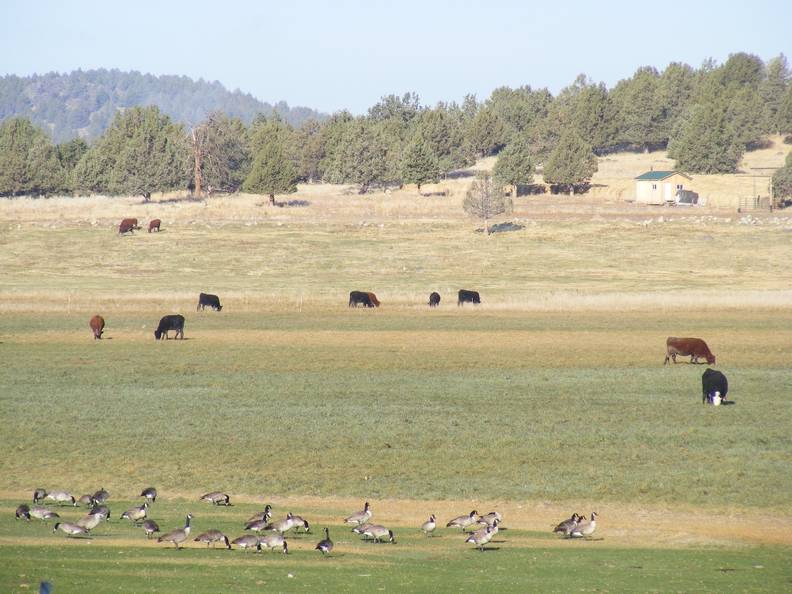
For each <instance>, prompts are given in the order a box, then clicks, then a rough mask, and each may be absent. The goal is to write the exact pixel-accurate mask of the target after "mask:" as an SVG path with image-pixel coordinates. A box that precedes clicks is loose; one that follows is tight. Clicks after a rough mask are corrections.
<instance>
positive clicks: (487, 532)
mask: <svg viewBox="0 0 792 594" xmlns="http://www.w3.org/2000/svg"><path fill="white" fill-rule="evenodd" d="M493 536H495V528H493V527H492V526H485V527H484V528H482V529H480V530H476V531H475V532H473V533H472V534H471V535H470V536H468V537H467V538H466V539H465V542H469V543H472V544H474V545H476V547H478V549H479V550H480V551H482V552H483V551H484V545H485V544H487V543H488V542H489V541H491V540H492V537H493Z"/></svg>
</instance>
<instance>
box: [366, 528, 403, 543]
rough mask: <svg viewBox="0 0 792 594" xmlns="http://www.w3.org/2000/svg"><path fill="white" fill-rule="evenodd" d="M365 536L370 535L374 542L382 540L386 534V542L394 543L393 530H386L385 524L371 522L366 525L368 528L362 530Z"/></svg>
mask: <svg viewBox="0 0 792 594" xmlns="http://www.w3.org/2000/svg"><path fill="white" fill-rule="evenodd" d="M364 534H365V535H366V536H370V537H371V538H373V539H374V542H382V539H383V538H385V537H386V536H387V537H388V542H389V543H392V544H396V539H395V538H394V536H393V531H392V530H388V529H387V528H385V526H380V525H379V524H372V525H371V526H369V527H368V529H367V530H366V531H365V532H364Z"/></svg>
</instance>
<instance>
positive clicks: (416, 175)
mask: <svg viewBox="0 0 792 594" xmlns="http://www.w3.org/2000/svg"><path fill="white" fill-rule="evenodd" d="M439 175H440V167H439V166H438V163H437V157H436V156H435V154H434V152H432V150H431V149H430V148H429V147H428V146H427V143H426V142H425V141H424V139H423V138H421V137H420V136H417V137H416V138H415V139H413V141H412V142H411V143H410V144H409V145H408V146H407V148H406V149H405V151H404V156H403V157H402V163H401V178H402V181H403V182H404V183H406V184H416V185H417V186H418V191H419V192H420V191H421V185H422V184H425V183H431V182H436V181H437V178H438V177H439Z"/></svg>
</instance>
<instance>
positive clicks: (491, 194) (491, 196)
mask: <svg viewBox="0 0 792 594" xmlns="http://www.w3.org/2000/svg"><path fill="white" fill-rule="evenodd" d="M462 208H463V209H464V210H465V212H466V213H468V214H469V215H471V216H474V217H478V218H479V219H483V220H484V232H485V233H486V234H487V235H489V233H490V231H489V220H490V219H491V218H492V217H495V216H498V215H499V214H504V213H508V212H511V210H512V200H511V198H509V197H508V196H506V195H505V194H504V192H503V187H502V186H500V185H499V184H497V183H494V182H493V181H492V177H490V176H489V175H483V176H481V177H479V178H478V179H476V180H475V181H474V182H473V183H472V184H471V186H470V188H469V189H468V191H467V192H466V194H465V200H464V201H463V203H462Z"/></svg>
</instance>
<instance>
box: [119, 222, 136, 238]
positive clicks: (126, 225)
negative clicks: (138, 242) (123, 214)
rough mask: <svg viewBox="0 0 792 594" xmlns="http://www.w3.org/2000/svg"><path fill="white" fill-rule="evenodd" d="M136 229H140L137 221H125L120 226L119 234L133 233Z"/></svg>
mask: <svg viewBox="0 0 792 594" xmlns="http://www.w3.org/2000/svg"><path fill="white" fill-rule="evenodd" d="M135 229H140V227H138V220H137V219H124V220H123V221H121V224H120V225H119V226H118V233H119V234H124V233H132V232H133V231H134V230H135Z"/></svg>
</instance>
